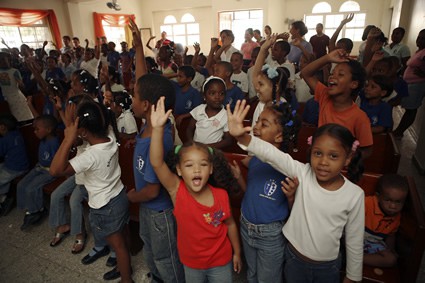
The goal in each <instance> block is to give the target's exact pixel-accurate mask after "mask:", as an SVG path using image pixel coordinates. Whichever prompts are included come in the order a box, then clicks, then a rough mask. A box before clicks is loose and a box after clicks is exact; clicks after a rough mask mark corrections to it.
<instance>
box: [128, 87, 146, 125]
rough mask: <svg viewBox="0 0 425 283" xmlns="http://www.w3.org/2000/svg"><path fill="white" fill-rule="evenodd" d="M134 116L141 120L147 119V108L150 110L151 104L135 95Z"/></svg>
mask: <svg viewBox="0 0 425 283" xmlns="http://www.w3.org/2000/svg"><path fill="white" fill-rule="evenodd" d="M131 107H132V110H133V113H134V116H135V117H136V118H139V119H143V118H146V112H147V108H149V102H148V101H146V100H142V99H141V98H140V94H138V93H135V95H134V96H133V100H132V104H131Z"/></svg>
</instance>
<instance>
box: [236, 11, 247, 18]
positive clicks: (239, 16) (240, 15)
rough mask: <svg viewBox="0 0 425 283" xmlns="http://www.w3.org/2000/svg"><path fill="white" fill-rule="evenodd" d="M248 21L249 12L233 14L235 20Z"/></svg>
mask: <svg viewBox="0 0 425 283" xmlns="http://www.w3.org/2000/svg"><path fill="white" fill-rule="evenodd" d="M243 19H249V11H238V12H235V20H243Z"/></svg>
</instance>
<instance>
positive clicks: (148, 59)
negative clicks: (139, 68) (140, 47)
mask: <svg viewBox="0 0 425 283" xmlns="http://www.w3.org/2000/svg"><path fill="white" fill-rule="evenodd" d="M145 61H146V63H147V64H149V65H150V66H151V68H150V69H149V70H148V72H152V71H153V70H157V69H158V64H157V63H156V61H155V59H154V58H152V57H150V56H148V57H145Z"/></svg>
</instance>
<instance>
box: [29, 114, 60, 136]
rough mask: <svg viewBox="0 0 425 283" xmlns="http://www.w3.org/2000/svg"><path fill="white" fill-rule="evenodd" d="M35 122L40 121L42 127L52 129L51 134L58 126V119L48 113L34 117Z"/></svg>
mask: <svg viewBox="0 0 425 283" xmlns="http://www.w3.org/2000/svg"><path fill="white" fill-rule="evenodd" d="M35 122H41V123H42V124H43V126H44V127H46V128H50V129H51V130H52V132H51V133H52V134H55V133H56V127H57V126H58V120H57V119H56V118H55V117H54V116H53V115H50V114H45V115H41V116H38V117H36V118H35V119H34V123H35Z"/></svg>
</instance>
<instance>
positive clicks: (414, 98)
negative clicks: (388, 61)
mask: <svg viewBox="0 0 425 283" xmlns="http://www.w3.org/2000/svg"><path fill="white" fill-rule="evenodd" d="M408 88H409V95H408V96H406V97H403V98H402V99H401V106H402V107H403V108H404V109H418V108H419V107H420V106H421V105H422V100H423V99H424V97H425V82H421V83H415V84H408Z"/></svg>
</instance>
